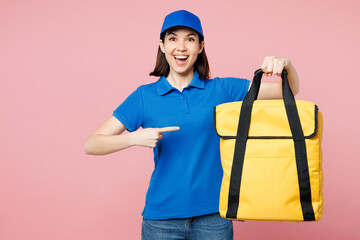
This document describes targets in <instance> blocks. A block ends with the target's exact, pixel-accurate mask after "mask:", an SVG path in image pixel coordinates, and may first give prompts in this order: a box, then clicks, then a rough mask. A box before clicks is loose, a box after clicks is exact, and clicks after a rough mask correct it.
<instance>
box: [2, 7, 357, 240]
mask: <svg viewBox="0 0 360 240" xmlns="http://www.w3.org/2000/svg"><path fill="white" fill-rule="evenodd" d="M359 7H360V6H359V1H356V0H353V1H349V0H342V1H329V0H318V1H313V0H305V1H297V0H296V1H295V0H274V1H265V0H263V1H249V0H247V1H243V0H241V1H239V0H233V1H225V0H223V1H213V2H210V1H208V0H207V1H206V0H203V1H196V2H194V1H193V0H183V1H169V0H156V1H154V0H153V1H114V0H112V1H111V0H92V1H89V0H88V1H85V0H84V1H80V0H78V1H74V0H65V1H55V0H51V1H45V0H32V1H26V0H23V1H19V0H1V1H0V104H1V105H0V107H1V118H0V132H1V135H0V136H1V138H0V141H1V142H0V151H1V162H0V194H1V196H0V239H1V240H24V239H26V240H35V239H36V240H45V239H51V240H60V239H61V240H63V239H67V240H75V239H76V240H78V239H87V240H95V239H96V240H98V239H99V240H100V239H107V240H111V239H114V240H115V239H140V231H141V215H140V213H141V210H142V208H143V205H144V200H145V193H146V190H147V187H148V183H149V179H150V175H151V172H152V170H153V160H152V150H151V149H149V148H141V147H133V148H129V149H126V150H124V151H121V152H117V153H114V154H110V155H105V156H88V155H86V154H85V153H84V143H85V141H86V139H87V137H88V136H89V134H90V133H91V132H92V131H93V130H95V129H96V128H97V127H98V126H99V125H100V124H101V123H102V122H103V121H105V119H107V118H108V117H109V116H111V114H112V111H113V110H114V109H115V108H116V107H117V106H118V105H119V104H120V103H121V102H122V101H123V100H124V99H125V98H126V97H127V96H128V95H129V94H130V93H131V92H132V91H133V90H135V89H136V87H137V86H139V85H141V84H146V83H150V82H153V81H156V80H157V78H154V77H149V76H148V73H149V72H150V71H151V70H152V69H153V67H154V64H155V56H156V52H157V46H158V38H159V31H160V28H161V24H162V21H163V18H164V17H165V15H166V14H167V13H169V12H172V11H174V10H179V9H187V10H189V11H192V12H194V13H195V14H197V15H198V16H199V17H200V18H201V20H202V24H203V28H204V34H205V41H206V51H207V54H208V58H209V61H210V66H211V71H212V76H213V77H215V76H223V77H226V76H235V77H244V78H248V79H252V77H253V72H254V71H255V70H256V69H258V68H259V67H260V66H261V63H262V61H263V59H264V57H265V56H267V55H276V56H283V57H287V58H290V59H291V60H292V63H293V65H294V66H295V68H296V69H297V72H298V74H299V77H300V81H301V92H300V93H299V94H298V95H297V99H303V100H309V101H313V102H315V103H316V104H317V105H318V106H319V108H320V111H321V112H322V113H323V116H324V139H323V152H324V159H323V169H324V177H325V184H324V197H325V210H324V216H323V219H322V220H321V221H319V222H315V223H286V222H285V223H279V222H245V223H240V222H234V228H235V239H295V240H296V239H304V238H306V239H360V233H359V231H358V226H359V223H360V222H359V215H360V212H359V206H360V204H359V201H360V191H359V189H360V181H359V176H358V172H359V167H360V162H359V160H360V159H359V143H358V142H359V141H358V139H359V135H360V131H359V106H358V105H357V104H358V103H359V100H358V99H359V98H358V93H359V89H358V87H359V86H360V84H359V81H358V79H359V74H358V72H359V71H358V69H359V52H360V51H359V42H360V34H359V32H360V31H359V22H360V17H359V13H358V9H359ZM268 79H269V78H268ZM275 79H277V78H275Z"/></svg>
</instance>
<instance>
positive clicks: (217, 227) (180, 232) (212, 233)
mask: <svg viewBox="0 0 360 240" xmlns="http://www.w3.org/2000/svg"><path fill="white" fill-rule="evenodd" d="M233 236H234V231H233V224H232V221H231V220H229V219H225V218H222V217H221V216H220V214H219V213H214V214H208V215H202V216H198V217H191V218H179V219H168V220H149V219H147V220H146V219H143V220H142V226H141V240H162V239H166V240H168V239H189V240H199V239H206V240H219V239H222V240H233V239H234V238H233Z"/></svg>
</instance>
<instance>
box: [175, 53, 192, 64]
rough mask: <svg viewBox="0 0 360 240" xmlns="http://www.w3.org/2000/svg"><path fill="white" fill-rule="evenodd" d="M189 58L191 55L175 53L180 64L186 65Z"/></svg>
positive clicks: (177, 62) (176, 60)
mask: <svg viewBox="0 0 360 240" xmlns="http://www.w3.org/2000/svg"><path fill="white" fill-rule="evenodd" d="M188 58H189V56H186V55H174V59H175V62H176V64H178V65H184V64H185V63H186V60H187V59H188Z"/></svg>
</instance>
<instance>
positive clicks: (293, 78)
mask: <svg viewBox="0 0 360 240" xmlns="http://www.w3.org/2000/svg"><path fill="white" fill-rule="evenodd" d="M284 68H285V69H286V71H287V72H288V80H289V85H290V88H291V90H292V92H293V94H294V96H295V95H296V94H298V93H299V91H300V84H299V77H298V75H297V73H296V70H295V68H294V66H293V65H292V63H291V61H290V59H288V58H283V57H275V56H270V57H265V59H264V62H263V64H262V65H261V69H262V70H263V72H264V75H265V76H271V75H272V74H275V75H278V76H279V77H281V73H282V70H283V69H284ZM281 98H282V81H281V79H280V81H278V82H265V81H262V82H261V85H260V89H259V94H258V98H257V99H259V100H260V99H281Z"/></svg>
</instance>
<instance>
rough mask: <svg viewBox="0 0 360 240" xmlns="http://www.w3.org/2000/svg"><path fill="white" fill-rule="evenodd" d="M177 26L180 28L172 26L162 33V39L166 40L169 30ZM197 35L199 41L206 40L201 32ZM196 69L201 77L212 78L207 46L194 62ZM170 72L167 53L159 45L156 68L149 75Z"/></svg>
mask: <svg viewBox="0 0 360 240" xmlns="http://www.w3.org/2000/svg"><path fill="white" fill-rule="evenodd" d="M175 28H179V27H173V28H170V29H168V30H167V31H165V32H164V33H163V34H161V40H162V41H163V42H164V40H165V35H166V33H167V32H168V31H172V30H174V29H175ZM195 32H196V31H195ZM196 33H197V32H196ZM197 35H198V37H199V43H201V42H202V41H204V38H203V37H202V36H201V35H200V34H198V33H197ZM194 70H195V71H197V72H198V73H199V78H200V79H205V78H210V67H209V62H208V59H207V57H206V53H205V47H204V49H203V50H202V52H201V53H200V54H198V56H197V59H196V61H195V63H194ZM169 72H170V66H169V63H168V62H167V61H166V58H165V54H164V53H163V52H162V51H161V48H160V46H159V49H158V53H157V57H156V65H155V68H154V70H153V71H152V72H151V73H150V74H149V75H150V76H157V77H161V76H167V75H168V74H169Z"/></svg>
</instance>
